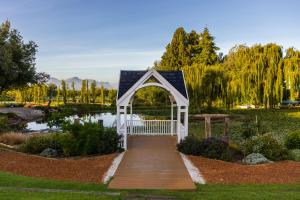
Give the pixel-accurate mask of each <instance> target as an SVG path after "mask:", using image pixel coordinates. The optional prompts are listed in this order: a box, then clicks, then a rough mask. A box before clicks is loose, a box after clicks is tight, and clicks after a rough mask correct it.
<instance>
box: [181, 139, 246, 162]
mask: <svg viewBox="0 0 300 200" xmlns="http://www.w3.org/2000/svg"><path fill="white" fill-rule="evenodd" d="M177 149H178V151H180V152H182V153H184V154H188V155H194V156H203V157H208V158H212V159H219V160H224V161H236V160H240V159H242V158H243V154H242V153H241V151H239V150H238V149H236V148H234V147H233V146H232V145H229V144H228V143H227V142H226V141H223V140H221V139H218V138H214V137H210V138H207V139H203V140H200V139H198V138H196V137H194V136H188V137H186V138H185V140H183V141H181V142H180V143H179V144H178V145H177Z"/></svg>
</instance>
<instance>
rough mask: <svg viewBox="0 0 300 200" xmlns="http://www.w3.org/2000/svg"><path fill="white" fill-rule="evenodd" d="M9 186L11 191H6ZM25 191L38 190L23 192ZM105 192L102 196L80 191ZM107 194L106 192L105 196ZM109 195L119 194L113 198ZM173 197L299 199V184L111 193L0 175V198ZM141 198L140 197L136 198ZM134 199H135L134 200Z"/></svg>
mask: <svg viewBox="0 0 300 200" xmlns="http://www.w3.org/2000/svg"><path fill="white" fill-rule="evenodd" d="M5 187H10V188H5ZM22 188H35V191H24V190H22ZM39 188H41V189H46V188H49V189H60V190H72V191H74V192H73V193H72V192H71V193H70V192H66V191H57V192H53V191H52V192H49V191H48V192H45V191H38V189H39ZM86 191H95V192H104V194H103V195H96V194H81V193H78V192H86ZM105 192H106V193H105ZM107 193H110V194H111V193H113V194H118V193H119V194H120V195H118V196H113V195H110V194H107ZM153 195H154V196H159V197H160V196H164V197H166V196H167V197H173V198H175V199H225V200H226V199H243V200H244V199H246V200H247V199H256V200H258V199H300V184H294V185H293V184H290V185H211V184H208V185H198V186H197V190H195V191H165V190H110V189H108V188H107V186H106V185H103V184H81V183H72V182H64V181H54V180H45V179H36V178H30V177H24V176H17V175H13V174H10V173H5V172H0V199H1V200H2V199H5V200H6V199H7V200H10V199H12V200H15V199H26V200H27V199H29V200H38V199H45V200H52V199H62V200H63V199H66V200H69V199H75V200H77V199H91V200H93V199H112V200H114V199H124V198H126V197H135V198H136V199H150V198H149V197H151V196H153ZM137 197H139V198H137ZM133 199H134V198H133Z"/></svg>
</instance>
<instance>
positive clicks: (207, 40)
mask: <svg viewBox="0 0 300 200" xmlns="http://www.w3.org/2000/svg"><path fill="white" fill-rule="evenodd" d="M198 41H199V42H198V44H197V45H194V54H195V56H194V58H193V62H194V63H198V64H204V65H213V64H215V63H216V62H217V61H218V55H217V53H216V51H217V50H219V48H218V47H217V46H216V45H215V42H214V37H213V36H212V35H211V34H210V33H209V30H208V28H204V30H203V32H202V33H201V34H200V36H199V40H198Z"/></svg>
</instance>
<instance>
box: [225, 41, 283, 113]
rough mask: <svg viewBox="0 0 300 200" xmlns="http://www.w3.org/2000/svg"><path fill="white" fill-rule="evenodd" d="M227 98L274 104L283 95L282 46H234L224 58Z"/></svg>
mask: <svg viewBox="0 0 300 200" xmlns="http://www.w3.org/2000/svg"><path fill="white" fill-rule="evenodd" d="M223 66H224V70H225V72H226V73H227V77H228V78H229V80H228V86H227V91H228V99H227V102H228V103H230V104H231V105H233V104H235V103H236V104H245V103H247V104H248V103H249V104H255V105H260V104H262V105H264V106H265V107H266V108H268V107H274V106H275V105H276V104H277V103H279V102H280V101H281V100H282V97H283V59H282V48H281V47H280V46H278V45H276V44H267V45H264V46H262V45H254V46H252V47H247V46H244V45H240V46H236V47H234V48H233V49H231V51H230V52H229V54H228V55H227V57H226V59H225V61H224V64H223Z"/></svg>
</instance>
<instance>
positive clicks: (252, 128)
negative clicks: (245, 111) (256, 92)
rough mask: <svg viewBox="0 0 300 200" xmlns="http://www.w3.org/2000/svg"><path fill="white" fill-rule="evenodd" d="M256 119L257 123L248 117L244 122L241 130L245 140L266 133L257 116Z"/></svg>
mask: <svg viewBox="0 0 300 200" xmlns="http://www.w3.org/2000/svg"><path fill="white" fill-rule="evenodd" d="M255 117H256V120H255V121H254V120H253V119H251V118H250V117H246V119H245V120H243V124H242V126H241V129H242V137H243V138H244V139H248V138H251V137H253V136H255V135H258V134H264V133H265V130H264V129H263V126H262V123H261V121H260V120H258V119H257V116H255Z"/></svg>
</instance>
